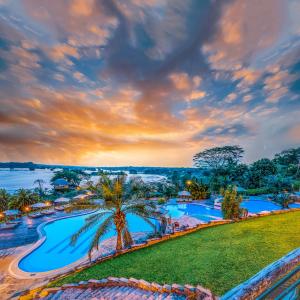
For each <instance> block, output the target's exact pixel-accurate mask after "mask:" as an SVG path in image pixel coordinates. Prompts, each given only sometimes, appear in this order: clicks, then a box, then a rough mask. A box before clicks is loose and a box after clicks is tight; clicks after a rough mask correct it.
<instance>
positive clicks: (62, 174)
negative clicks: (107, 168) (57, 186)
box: [51, 169, 89, 186]
mask: <svg viewBox="0 0 300 300" xmlns="http://www.w3.org/2000/svg"><path fill="white" fill-rule="evenodd" d="M88 177H89V175H87V174H85V173H84V172H83V171H80V170H72V171H71V170H68V169H63V170H61V171H58V172H55V173H54V175H53V177H52V178H51V183H53V182H54V181H55V180H56V179H59V178H63V179H65V180H66V181H68V182H69V184H71V185H74V186H78V185H79V184H80V181H81V180H82V179H87V178H88Z"/></svg>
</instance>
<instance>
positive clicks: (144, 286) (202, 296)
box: [20, 277, 217, 300]
mask: <svg viewBox="0 0 300 300" xmlns="http://www.w3.org/2000/svg"><path fill="white" fill-rule="evenodd" d="M106 287H132V288H136V289H140V290H145V291H150V292H154V293H157V292H158V293H161V294H172V295H180V296H185V297H186V299H191V300H192V299H195V300H215V299H217V297H215V296H214V295H213V294H212V293H211V292H210V291H209V290H207V289H204V288H203V287H201V286H199V285H198V286H191V285H184V286H183V285H179V284H172V285H168V284H164V285H160V284H157V283H155V282H152V283H150V282H148V281H145V280H142V279H141V280H138V279H135V278H129V279H127V278H116V277H108V278H105V279H101V280H95V279H90V280H89V281H81V282H79V283H74V284H65V285H63V286H62V287H59V288H45V289H37V290H32V291H31V292H30V293H29V294H27V295H26V296H22V297H21V298H20V299H21V300H25V299H26V300H28V299H40V298H42V299H43V298H44V297H47V296H49V295H51V294H54V295H55V294H57V293H58V292H59V291H61V290H68V289H74V288H75V289H84V290H87V289H92V290H96V289H101V288H106ZM151 299H152V298H151Z"/></svg>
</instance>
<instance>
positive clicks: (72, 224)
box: [18, 214, 152, 273]
mask: <svg viewBox="0 0 300 300" xmlns="http://www.w3.org/2000/svg"><path fill="white" fill-rule="evenodd" d="M87 216H90V214H89V215H81V216H77V217H70V218H65V219H61V220H57V221H54V222H51V223H49V224H46V225H45V226H44V227H43V235H45V236H46V239H45V241H44V242H43V243H42V244H41V245H40V246H39V247H38V248H36V249H35V250H33V251H32V252H31V253H29V254H28V255H27V256H25V257H24V258H23V259H22V260H21V261H20V262H19V265H18V266H19V268H20V269H21V270H22V271H25V272H31V273H33V272H46V271H51V270H54V269H58V268H62V267H65V266H67V265H69V264H71V263H73V262H75V261H77V260H79V259H81V258H83V257H84V256H86V254H87V253H88V250H89V245H90V243H91V241H92V238H93V234H94V233H95V231H96V228H97V227H94V228H92V229H91V230H89V231H87V232H85V233H84V234H83V235H82V236H81V237H80V238H79V239H78V241H77V243H76V245H75V246H71V245H70V240H71V236H72V235H73V234H74V233H75V232H76V231H77V230H78V229H79V228H80V227H81V226H82V225H83V224H84V223H85V219H86V218H87ZM127 221H128V225H129V229H130V232H151V231H152V227H151V226H150V225H149V224H148V223H147V222H145V221H144V220H143V219H142V218H140V217H137V216H135V215H130V214H129V215H128V216H127ZM114 235H115V230H114V228H112V229H111V230H110V231H109V232H108V233H107V234H105V236H104V237H103V238H102V239H101V240H105V239H107V238H110V237H112V236H114Z"/></svg>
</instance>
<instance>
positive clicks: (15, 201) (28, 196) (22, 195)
mask: <svg viewBox="0 0 300 300" xmlns="http://www.w3.org/2000/svg"><path fill="white" fill-rule="evenodd" d="M38 201H39V196H38V195H37V194H34V193H32V192H30V191H29V190H25V189H20V190H18V192H17V194H16V195H14V196H12V200H11V201H10V202H9V207H10V208H13V209H19V210H23V211H25V208H26V207H28V206H30V205H32V204H34V203H37V202H38Z"/></svg>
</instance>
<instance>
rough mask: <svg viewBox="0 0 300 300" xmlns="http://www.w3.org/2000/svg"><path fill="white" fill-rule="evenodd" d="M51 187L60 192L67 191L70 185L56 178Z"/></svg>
mask: <svg viewBox="0 0 300 300" xmlns="http://www.w3.org/2000/svg"><path fill="white" fill-rule="evenodd" d="M53 186H54V189H55V190H56V191H60V190H67V189H68V188H69V187H70V184H69V183H68V181H67V180H65V179H63V178H58V179H56V180H54V182H53Z"/></svg>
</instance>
